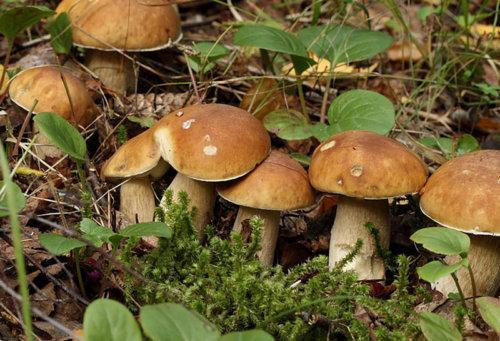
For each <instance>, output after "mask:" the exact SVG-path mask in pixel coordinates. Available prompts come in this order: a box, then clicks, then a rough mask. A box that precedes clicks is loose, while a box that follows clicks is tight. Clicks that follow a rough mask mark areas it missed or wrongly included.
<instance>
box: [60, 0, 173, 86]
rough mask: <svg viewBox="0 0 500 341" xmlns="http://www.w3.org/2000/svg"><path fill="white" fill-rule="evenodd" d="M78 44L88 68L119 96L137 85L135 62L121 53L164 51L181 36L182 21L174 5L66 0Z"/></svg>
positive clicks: (63, 6)
mask: <svg viewBox="0 0 500 341" xmlns="http://www.w3.org/2000/svg"><path fill="white" fill-rule="evenodd" d="M56 12H57V13H61V12H67V13H68V16H69V18H70V20H71V24H72V29H73V41H74V44H75V45H77V46H80V47H83V48H87V49H89V51H87V55H86V58H87V66H88V67H89V69H90V70H92V71H93V72H94V73H95V74H96V75H97V76H98V77H99V79H100V80H101V81H102V82H103V84H104V85H105V86H106V87H108V88H110V89H112V90H114V91H116V92H117V93H119V94H125V92H126V91H127V89H131V88H133V86H134V84H135V81H134V80H135V77H134V68H133V63H132V62H131V60H130V59H129V58H127V57H125V56H123V54H121V53H119V52H118V51H127V52H142V51H156V50H161V49H164V48H166V47H168V46H170V45H171V44H172V41H173V40H176V39H177V38H178V37H179V36H180V19H179V15H178V13H177V11H176V10H175V8H174V7H173V6H172V5H170V4H161V5H159V4H148V2H147V1H141V0H99V1H94V0H63V1H62V2H61V3H60V4H59V6H58V7H57V9H56Z"/></svg>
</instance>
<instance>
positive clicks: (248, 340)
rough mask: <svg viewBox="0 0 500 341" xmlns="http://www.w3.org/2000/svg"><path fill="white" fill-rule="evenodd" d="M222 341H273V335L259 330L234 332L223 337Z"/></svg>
mask: <svg viewBox="0 0 500 341" xmlns="http://www.w3.org/2000/svg"><path fill="white" fill-rule="evenodd" d="M219 340H220V341H273V340H274V338H273V337H272V336H271V334H269V333H267V332H265V331H263V330H259V329H253V330H246V331H244V332H234V333H229V334H226V335H224V336H222V337H221V338H220V339H219Z"/></svg>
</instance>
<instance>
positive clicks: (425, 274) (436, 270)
mask: <svg viewBox="0 0 500 341" xmlns="http://www.w3.org/2000/svg"><path fill="white" fill-rule="evenodd" d="M466 262H467V260H466V259H462V260H461V261H460V262H458V263H456V264H451V265H446V264H443V263H441V262H440V261H437V260H435V261H432V262H429V263H427V264H425V265H424V266H421V267H419V268H417V273H418V276H419V277H420V278H421V279H423V280H424V281H427V282H429V283H434V282H436V281H437V280H438V279H440V278H442V277H444V276H448V275H449V274H451V273H453V272H455V271H457V270H458V269H460V268H461V267H463V266H464V265H466Z"/></svg>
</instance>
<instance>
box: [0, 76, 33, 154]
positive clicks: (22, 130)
mask: <svg viewBox="0 0 500 341" xmlns="http://www.w3.org/2000/svg"><path fill="white" fill-rule="evenodd" d="M0 84H1V83H0ZM37 104H38V100H37V99H35V100H34V101H33V105H32V106H31V108H30V110H29V111H28V114H27V115H26V117H25V118H24V122H23V125H22V126H21V130H20V131H19V134H18V135H17V141H16V145H15V146H14V149H13V150H12V156H16V155H17V152H18V151H19V144H20V143H21V138H22V137H23V135H24V131H25V130H26V127H27V126H28V123H29V121H30V119H31V114H33V111H34V110H35V107H36V105H37Z"/></svg>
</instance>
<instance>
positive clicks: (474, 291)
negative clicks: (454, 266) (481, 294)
mask: <svg viewBox="0 0 500 341" xmlns="http://www.w3.org/2000/svg"><path fill="white" fill-rule="evenodd" d="M467 270H468V271H469V276H470V283H471V286H472V308H473V309H474V312H475V313H477V312H478V310H477V306H476V295H477V292H476V280H475V279H474V274H473V273H472V268H471V266H470V264H468V265H467Z"/></svg>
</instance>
